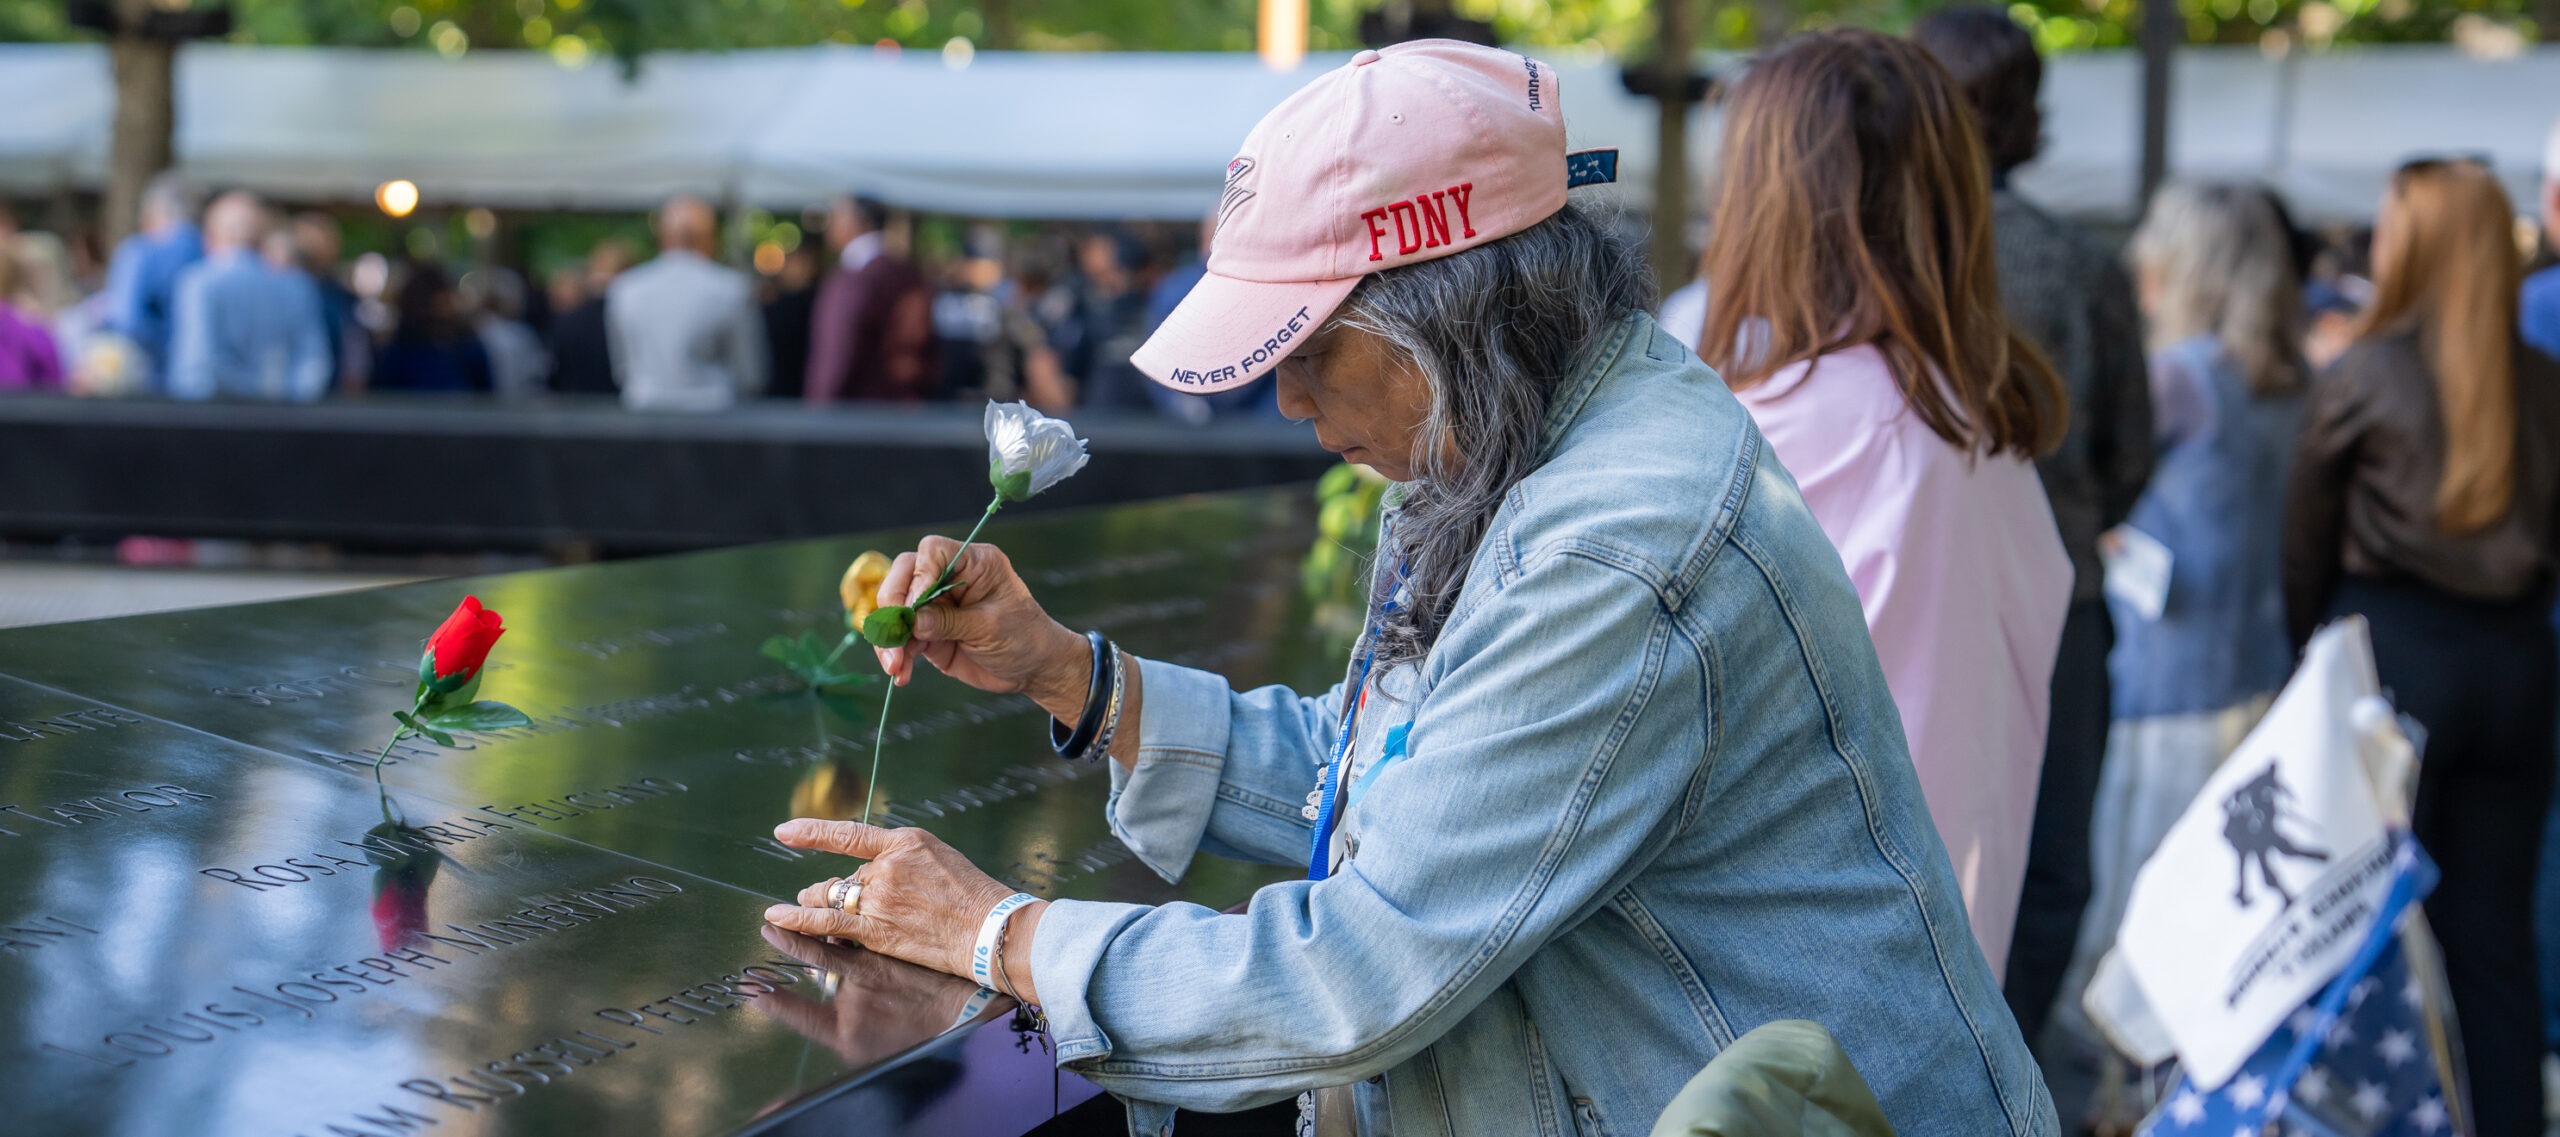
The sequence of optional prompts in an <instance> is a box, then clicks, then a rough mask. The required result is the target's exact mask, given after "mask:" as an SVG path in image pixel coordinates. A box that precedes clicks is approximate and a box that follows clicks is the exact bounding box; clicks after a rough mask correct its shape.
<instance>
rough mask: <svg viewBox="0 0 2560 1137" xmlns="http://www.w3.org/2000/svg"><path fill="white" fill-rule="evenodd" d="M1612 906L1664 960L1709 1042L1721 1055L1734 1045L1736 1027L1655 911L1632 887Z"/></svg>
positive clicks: (1623, 892)
mask: <svg viewBox="0 0 2560 1137" xmlns="http://www.w3.org/2000/svg"><path fill="white" fill-rule="evenodd" d="M1610 906H1611V907H1614V908H1616V909H1617V910H1618V914H1619V915H1621V916H1623V917H1625V918H1626V921H1627V923H1629V924H1631V925H1633V926H1634V927H1635V930H1636V934H1637V935H1639V936H1642V937H1644V941H1645V943H1646V944H1647V945H1649V946H1651V947H1652V948H1653V950H1654V952H1655V954H1657V955H1659V956H1661V957H1662V962H1663V964H1664V965H1665V966H1667V967H1669V968H1670V970H1671V978H1672V981H1673V982H1676V983H1678V984H1679V985H1680V989H1681V990H1682V991H1684V992H1686V993H1688V995H1689V1013H1691V1014H1693V1015H1696V1016H1697V1017H1698V1025H1699V1026H1701V1027H1703V1028H1705V1030H1706V1032H1707V1037H1708V1038H1711V1039H1714V1040H1715V1044H1716V1049H1717V1050H1718V1051H1722V1050H1723V1049H1724V1048H1725V1047H1728V1046H1731V1045H1733V1040H1734V1037H1735V1036H1734V1033H1733V1024H1732V1023H1730V1022H1728V1021H1726V1020H1725V1017H1724V1008H1723V1007H1720V1006H1718V1005H1716V998H1715V993H1714V992H1712V991H1709V990H1707V981H1706V980H1705V979H1704V978H1701V977H1700V976H1699V975H1698V969H1697V968H1695V967H1692V966H1690V964H1689V957H1688V956H1687V955H1686V954H1685V953H1683V952H1682V951H1681V950H1680V945H1679V944H1677V943H1674V942H1672V939H1671V933H1670V932H1668V931H1665V930H1664V929H1663V927H1662V923H1661V921H1659V920H1656V919H1654V918H1653V910H1652V909H1650V908H1647V907H1646V906H1645V903H1644V900H1643V898H1641V897H1638V896H1637V895H1636V892H1635V889H1634V888H1633V887H1628V888H1622V889H1619V890H1618V894H1617V895H1616V896H1613V897H1611V898H1610Z"/></svg>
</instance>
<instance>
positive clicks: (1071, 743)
mask: <svg viewBox="0 0 2560 1137" xmlns="http://www.w3.org/2000/svg"><path fill="white" fill-rule="evenodd" d="M1084 639H1085V643H1087V644H1089V645H1091V646H1092V648H1093V676H1092V678H1090V679H1088V680H1086V681H1085V688H1084V713H1083V714H1081V715H1078V716H1076V725H1075V729H1073V730H1069V731H1066V732H1064V733H1063V734H1061V733H1060V731H1059V728H1060V727H1061V726H1064V725H1065V724H1063V723H1060V722H1059V721H1058V720H1056V719H1054V718H1053V719H1050V720H1049V746H1050V747H1051V748H1052V749H1054V750H1056V751H1057V752H1058V757H1060V758H1066V759H1070V760H1082V759H1083V758H1084V756H1085V752H1086V751H1088V750H1091V749H1093V736H1094V735H1095V734H1096V733H1097V732H1099V731H1101V729H1102V711H1103V704H1104V703H1105V702H1107V701H1109V699H1110V697H1111V673H1110V672H1109V671H1107V670H1105V669H1106V668H1110V667H1115V666H1117V665H1118V663H1119V661H1118V660H1115V659H1112V658H1111V656H1112V654H1113V653H1112V652H1111V650H1110V643H1111V641H1109V640H1106V639H1104V638H1102V633H1100V632H1086V633H1085V634H1084Z"/></svg>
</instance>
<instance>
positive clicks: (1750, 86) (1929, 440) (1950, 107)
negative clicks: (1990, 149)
mask: <svg viewBox="0 0 2560 1137" xmlns="http://www.w3.org/2000/svg"><path fill="white" fill-rule="evenodd" d="M1719 168H1720V169H1721V171H1722V183H1721V185H1719V186H1718V187H1717V189H1716V192H1715V197H1714V201H1715V205H1714V211H1713V219H1714V223H1713V230H1712V232H1711V234H1710V236H1709V238H1708V241H1707V251H1706V256H1705V259H1704V263H1703V269H1702V272H1703V275H1704V277H1705V280H1706V282H1707V283H1706V291H1707V305H1706V309H1707V311H1706V321H1705V326H1704V328H1703V329H1702V330H1701V329H1696V328H1676V329H1674V330H1675V331H1678V332H1680V333H1681V334H1683V335H1695V336H1697V337H1698V338H1697V341H1696V346H1697V347H1698V348H1699V353H1700V354H1701V355H1702V356H1704V357H1705V359H1706V361H1707V362H1708V363H1709V364H1711V365H1713V366H1714V367H1715V368H1716V370H1717V371H1718V372H1720V373H1721V374H1722V375H1723V377H1724V380H1725V382H1726V384H1727V385H1729V386H1730V387H1732V389H1733V391H1734V393H1735V395H1736V396H1738V397H1739V398H1740V399H1741V400H1742V404H1743V405H1744V406H1745V407H1747V408H1749V409H1750V411H1751V414H1752V417H1753V419H1754V420H1755V421H1757V423H1758V424H1759V427H1760V430H1761V433H1762V434H1764V435H1766V436H1767V438H1768V440H1769V444H1770V446H1771V448H1772V449H1773V450H1774V451H1775V452H1776V454H1777V456H1778V460H1779V461H1780V462H1781V463H1783V464H1784V465H1785V466H1786V468H1787V470H1788V471H1789V472H1791V473H1793V474H1794V475H1795V478H1796V482H1797V484H1798V486H1799V487H1801V488H1802V490H1803V491H1804V499H1805V504H1806V505H1807V506H1808V507H1810V508H1811V509H1812V511H1813V515H1814V519H1815V520H1817V521H1819V522H1820V523H1821V524H1822V529H1823V531H1824V532H1825V533H1826V534H1828V535H1829V536H1830V538H1831V543H1832V544H1833V545H1835V546H1837V547H1838V549H1839V551H1840V555H1841V559H1842V560H1843V561H1844V562H1845V563H1846V566H1847V568H1848V571H1849V579H1850V582H1851V583H1852V584H1854V585H1855V586H1856V587H1857V590H1858V599H1859V602H1860V604H1861V605H1862V606H1863V607H1864V608H1865V611H1866V619H1867V629H1868V632H1869V634H1870V635H1872V636H1873V637H1874V640H1875V645H1876V654H1877V655H1878V657H1879V658H1880V659H1881V661H1882V662H1883V664H1884V671H1885V682H1886V685H1887V686H1888V687H1889V688H1890V689H1891V691H1892V693H1893V701H1894V703H1895V706H1896V707H1897V709H1899V710H1900V711H1901V716H1902V728H1903V733H1904V734H1905V736H1906V737H1907V738H1908V739H1909V742H1910V749H1911V762H1912V765H1913V766H1914V767H1915V768H1916V769H1917V770H1918V772H1919V775H1920V787H1921V791H1922V794H1923V796H1925V797H1926V798H1927V800H1928V803H1929V814H1930V817H1931V818H1932V819H1933V820H1935V821H1936V822H1937V826H1938V833H1939V836H1940V837H1941V838H1942V839H1943V840H1944V841H1945V843H1946V846H1947V852H1948V854H1949V856H1950V857H1951V858H1952V859H1953V860H1954V863H1955V869H1956V877H1957V880H1958V882H1959V884H1960V886H1961V887H1962V888H1963V890H1964V897H1965V908H1966V911H1967V913H1968V914H1969V915H1970V916H1971V917H1972V921H1973V932H1974V938H1975V940H1976V941H1977V942H1978V943H1979V944H1980V945H1981V946H1982V950H1983V954H1984V956H1985V957H1986V958H1987V959H1988V960H1989V961H1990V963H1991V966H1992V967H1993V969H1994V970H1995V971H1996V970H1997V969H1998V968H1999V967H2000V966H2001V964H2002V963H2003V962H2004V961H2006V960H2007V959H2008V957H2009V933H2010V928H2011V925H2012V924H2013V923H2014V922H2015V920H2016V917H2017V911H2018V890H2019V886H2020V883H2021V881H2022V880H2023V878H2024V874H2025V871H2026V859H2027V837H2028V832H2029V829H2030V828H2031V825H2032V823H2033V820H2034V815H2035V801H2036V779H2037V771H2038V769H2039V766H2040V763H2041V760H2042V756H2043V753H2044V735H2045V719H2046V715H2047V712H2048V711H2049V709H2050V701H2051V688H2050V682H2051V678H2052V673H2053V660H2054V652H2055V650H2056V647H2057V645H2058V644H2059V643H2060V640H2061V635H2062V619H2063V614H2064V610H2065V609H2066V608H2067V607H2068V606H2069V604H2070V600H2071V561H2070V558H2069V556H2068V555H2067V554H2066V553H2065V552H2064V550H2063V547H2062V539H2061V537H2060V535H2059V534H2058V533H2057V532H2056V530H2055V528H2054V522H2053V511H2052V508H2051V507H2050V506H2049V505H2048V504H2047V502H2046V501H2045V496H2044V488H2043V486H2042V485H2041V484H2040V483H2039V482H2038V481H2037V479H2036V472H2035V467H2034V465H2033V459H2034V457H2035V455H2037V454H2039V453H2042V452H2044V451H2045V450H2048V449H2050V448H2051V447H2052V446H2053V444H2054V443H2055V442H2056V441H2058V440H2059V439H2060V438H2061V436H2062V429H2063V419H2064V414H2065V412H2064V405H2065V404H2064V396H2063V390H2062V384H2061V382H2060V380H2058V379H2056V378H2055V377H2054V374H2053V370H2052V369H2051V368H2050V367H2048V366H2046V364H2045V362H2044V360H2043V359H2042V358H2041V357H2040V356H2038V355H2037V354H2036V352H2035V350H2034V349H2033V348H2031V347H2029V346H2028V345H2027V344H2026V342H2025V341H2024V340H2022V339H2021V338H2019V336H2018V334H2017V333H2016V332H2015V331H2014V330H2012V329H2011V328H2010V326H2009V322H2008V319H2007V317H2006V316H2004V315H2003V314H2002V312H2001V308H2000V291H1999V281H1998V279H1997V275H1996V273H1995V271H1994V269H1993V267H1992V252H1991V200H1990V199H1991V185H1990V166H1989V164H1988V162H1987V161H1986V160H1985V159H1984V157H1983V149H1982V141H1981V139H1980V137H1979V136H1978V135H1977V133H1976V128H1975V126H1974V123H1973V118H1972V115H1971V112H1970V111H1969V110H1967V108H1966V106H1965V104H1964V101H1963V95H1962V93H1961V92H1959V91H1958V90H1957V89H1956V87H1955V85H1954V83H1953V81H1952V80H1950V79H1948V78H1947V74H1946V72H1945V71H1944V70H1942V69H1941V68H1940V67H1939V66H1938V64H1937V62H1936V61H1934V60H1932V59H1931V58H1930V57H1929V56H1928V54H1927V53H1926V52H1924V51H1922V50H1921V49H1920V48H1919V47H1917V46H1915V45H1913V44H1910V43H1907V42H1904V41H1902V40H1898V39H1894V38H1892V37H1890V36H1885V35H1880V34H1877V33H1875V32H1869V31H1861V30H1852V29H1842V30H1836V31H1826V32H1819V33H1815V34H1812V35H1808V36H1804V37H1801V38H1799V39H1796V40H1793V41H1791V42H1789V43H1787V44H1785V45H1783V46H1781V47H1779V48H1778V49H1777V50H1775V51H1773V52H1771V53H1769V54H1768V55H1766V56H1764V57H1762V58H1761V59H1759V60H1758V61H1756V62H1754V63H1753V64H1752V66H1751V70H1750V71H1749V72H1748V73H1747V74H1745V75H1744V76H1743V78H1742V81H1741V83H1740V84H1738V85H1737V86H1736V87H1735V88H1734V92H1733V95H1732V102H1731V105H1730V106H1729V107H1728V108H1727V109H1726V112H1725V133H1724V149H1723V154H1722V161H1721V162H1720V164H1719Z"/></svg>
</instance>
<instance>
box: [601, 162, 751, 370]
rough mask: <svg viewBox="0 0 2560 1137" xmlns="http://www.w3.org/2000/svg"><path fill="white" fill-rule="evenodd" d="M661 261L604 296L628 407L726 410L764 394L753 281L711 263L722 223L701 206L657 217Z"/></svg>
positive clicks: (686, 204)
mask: <svg viewBox="0 0 2560 1137" xmlns="http://www.w3.org/2000/svg"><path fill="white" fill-rule="evenodd" d="M657 230H658V248H659V253H658V255H657V257H656V258H655V259H653V260H651V261H650V262H649V263H647V264H644V265H641V266H640V267H638V268H635V269H632V270H631V271H629V272H626V273H624V274H622V275H621V276H620V277H617V278H615V280H614V282H613V284H612V285H611V286H610V287H609V288H608V289H607V290H606V293H605V313H604V314H605V326H606V329H607V332H608V335H607V337H606V343H607V345H608V347H609V348H610V350H611V351H612V354H613V373H614V378H615V380H616V381H617V382H619V383H620V384H621V386H622V405H623V406H626V407H629V408H631V409H632V410H635V411H640V410H650V411H694V412H701V411H721V410H727V409H728V408H729V407H731V406H732V405H734V404H735V403H736V402H737V401H738V399H739V398H740V397H741V396H746V395H754V394H756V393H757V392H760V391H762V390H764V384H765V369H766V358H765V343H764V315H763V313H762V312H761V311H759V310H758V309H757V307H756V299H755V286H754V283H753V282H752V281H750V280H748V279H747V275H746V274H745V273H742V272H739V271H737V270H735V269H732V268H728V267H726V266H723V265H721V264H720V263H718V262H717V261H714V260H712V259H711V252H712V242H713V238H714V234H715V233H717V232H718V220H717V218H716V217H714V216H713V214H712V211H711V206H710V205H709V204H708V203H706V202H704V201H703V200H702V199H701V198H697V197H691V196H684V195H679V196H677V197H673V198H670V199H668V201H667V204H666V205H665V206H663V207H661V208H660V209H659V210H658V225H657Z"/></svg>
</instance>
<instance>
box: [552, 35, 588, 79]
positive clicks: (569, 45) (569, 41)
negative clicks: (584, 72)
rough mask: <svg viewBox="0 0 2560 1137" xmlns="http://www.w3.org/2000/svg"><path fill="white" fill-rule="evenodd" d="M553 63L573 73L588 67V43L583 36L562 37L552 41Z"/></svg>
mask: <svg viewBox="0 0 2560 1137" xmlns="http://www.w3.org/2000/svg"><path fill="white" fill-rule="evenodd" d="M551 61H552V62H553V63H557V64H559V65H560V66H562V67H566V68H568V69H569V70H571V71H575V70H577V69H579V68H581V67H584V66H586V65H587V41H586V38H585V37H583V36H560V37H558V38H556V39H553V40H552V41H551Z"/></svg>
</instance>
